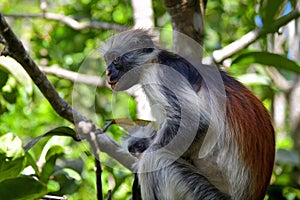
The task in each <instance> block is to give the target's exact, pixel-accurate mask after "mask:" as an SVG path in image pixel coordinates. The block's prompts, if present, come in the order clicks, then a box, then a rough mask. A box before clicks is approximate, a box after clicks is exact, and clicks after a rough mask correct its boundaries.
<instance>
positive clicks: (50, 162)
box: [40, 146, 64, 183]
mask: <svg viewBox="0 0 300 200" xmlns="http://www.w3.org/2000/svg"><path fill="white" fill-rule="evenodd" d="M63 153H64V149H63V148H62V147H61V146H52V147H51V148H50V149H49V150H48V152H47V154H46V163H45V165H44V167H43V169H42V172H41V175H40V180H41V181H42V182H44V183H46V182H47V181H48V180H49V177H50V176H51V175H52V174H53V172H54V167H55V163H56V159H57V158H59V157H61V156H62V155H63Z"/></svg>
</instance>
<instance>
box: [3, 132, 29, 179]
mask: <svg viewBox="0 0 300 200" xmlns="http://www.w3.org/2000/svg"><path fill="white" fill-rule="evenodd" d="M25 164H26V158H25V156H24V151H23V149H22V142H21V140H20V139H19V138H18V137H15V136H14V135H13V134H12V133H8V134H6V135H3V136H2V137H0V181H3V180H5V179H8V178H12V177H16V176H18V175H19V174H20V173H21V171H22V170H23V169H24V167H25Z"/></svg>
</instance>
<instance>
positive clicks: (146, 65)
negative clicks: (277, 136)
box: [103, 30, 275, 200]
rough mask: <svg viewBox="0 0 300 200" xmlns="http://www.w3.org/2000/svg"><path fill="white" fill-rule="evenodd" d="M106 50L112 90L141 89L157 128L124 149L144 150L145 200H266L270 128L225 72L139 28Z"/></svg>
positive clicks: (251, 98) (271, 154) (271, 143)
mask: <svg viewBox="0 0 300 200" xmlns="http://www.w3.org/2000/svg"><path fill="white" fill-rule="evenodd" d="M182 48H184V47H182ZM103 51H104V58H105V61H106V63H107V69H106V75H107V80H108V83H109V84H110V85H111V87H112V89H114V90H116V91H120V90H126V89H128V88H130V87H131V86H133V85H135V84H138V83H139V84H141V85H142V87H143V89H144V91H145V93H146V95H147V97H148V99H149V101H150V104H151V106H152V107H153V109H152V114H153V116H154V117H155V118H156V121H157V123H158V130H157V131H156V133H155V135H154V136H153V137H149V138H148V139H141V140H132V141H131V142H129V150H130V149H131V151H140V152H138V153H141V152H142V154H139V155H140V156H139V157H138V158H139V159H138V160H139V161H138V164H137V165H138V167H137V168H138V169H137V173H138V178H139V184H140V187H141V194H142V198H143V199H144V200H153V199H158V200H176V199H178V200H182V199H193V200H194V199H199V200H200V199H202V200H211V199H233V200H248V199H249V200H260V199H263V198H264V196H265V193H266V190H267V187H268V184H269V181H270V177H271V173H272V169H273V164H274V154H275V147H274V143H275V141H274V130H273V126H272V123H271V120H270V117H269V115H268V112H267V111H266V109H265V108H264V106H263V105H262V103H261V102H260V101H259V100H258V99H257V98H256V97H255V96H254V95H253V94H252V93H251V92H250V91H249V90H248V89H247V88H246V87H244V86H243V85H242V84H241V83H239V82H238V81H236V80H235V79H234V78H232V77H230V76H228V75H227V74H226V73H225V72H223V71H219V70H217V73H216V74H215V75H216V76H214V75H212V74H211V69H212V67H210V66H206V65H203V64H199V66H195V65H197V64H195V63H193V61H190V60H189V59H185V58H184V57H183V56H180V55H178V54H175V53H171V52H169V51H167V50H163V49H160V48H159V47H158V46H157V45H156V44H155V43H154V42H153V39H152V37H151V36H150V35H149V34H148V33H147V31H144V30H131V31H127V32H123V33H121V34H119V35H116V36H113V37H111V38H109V39H108V40H107V42H106V43H105V45H104V46H103ZM216 77H220V80H221V82H222V85H223V89H218V88H219V86H218V83H217V82H220V81H218V80H215V78H216ZM212 85H213V86H212ZM220 99H221V100H220ZM149 130H150V132H151V131H152V132H153V130H151V129H149ZM144 131H145V132H147V129H145V130H144ZM145 135H147V133H145ZM137 145H138V146H137ZM203 152H204V153H203ZM135 153H136V152H135Z"/></svg>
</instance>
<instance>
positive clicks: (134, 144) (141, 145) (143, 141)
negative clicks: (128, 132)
mask: <svg viewBox="0 0 300 200" xmlns="http://www.w3.org/2000/svg"><path fill="white" fill-rule="evenodd" d="M150 140H151V139H149V138H135V139H132V140H131V141H130V143H129V144H128V151H129V152H130V153H131V154H132V155H134V156H136V157H139V156H140V155H141V154H142V153H143V152H144V151H145V150H146V149H147V148H148V147H149V145H150Z"/></svg>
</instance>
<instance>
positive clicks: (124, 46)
mask: <svg viewBox="0 0 300 200" xmlns="http://www.w3.org/2000/svg"><path fill="white" fill-rule="evenodd" d="M152 39H153V36H151V35H150V34H149V31H147V30H143V29H135V30H129V31H125V32H121V33H119V34H116V35H114V36H112V37H110V38H109V39H108V40H107V41H106V42H105V43H102V44H101V49H100V51H101V53H103V54H104V57H105V59H106V61H111V60H112V59H113V58H114V56H116V55H117V56H120V55H121V54H123V53H126V52H129V51H132V50H136V49H142V48H155V47H156V44H155V43H154V42H153V40H152ZM112 54H113V55H112Z"/></svg>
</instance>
